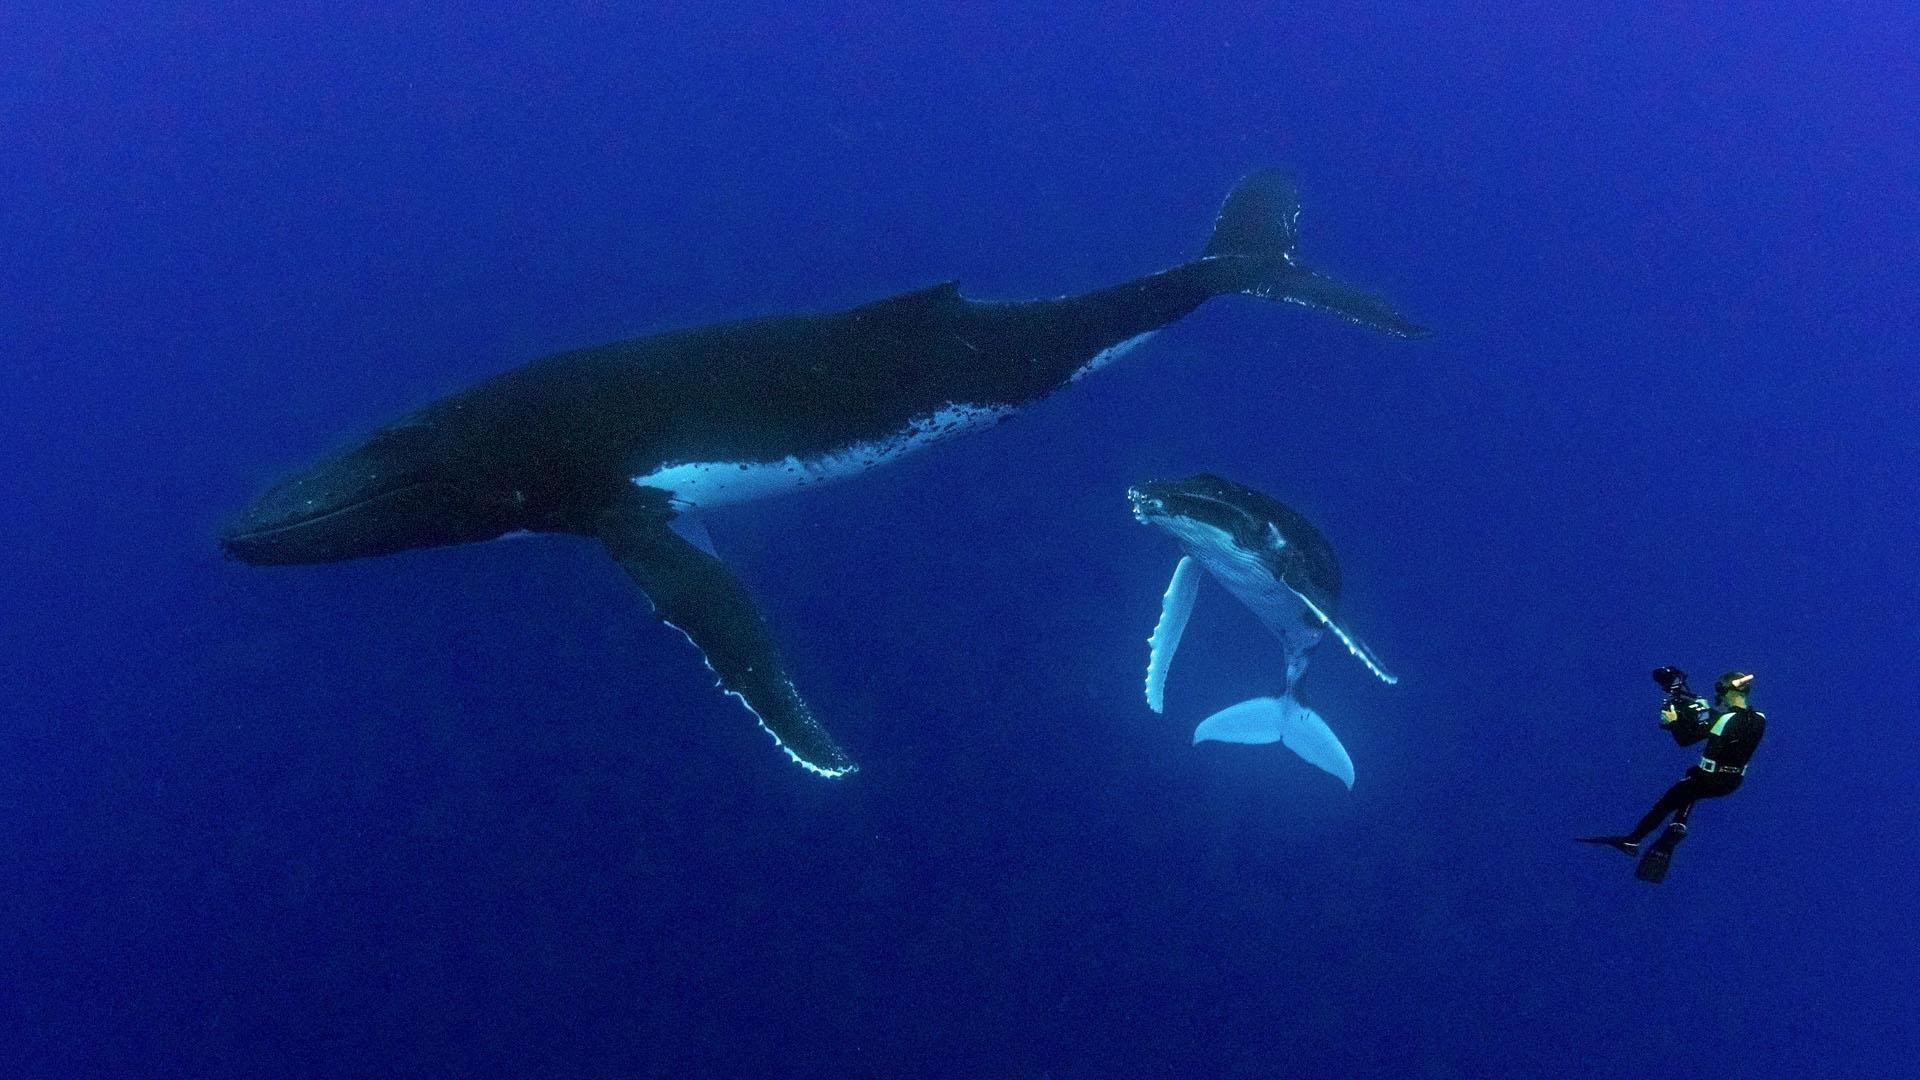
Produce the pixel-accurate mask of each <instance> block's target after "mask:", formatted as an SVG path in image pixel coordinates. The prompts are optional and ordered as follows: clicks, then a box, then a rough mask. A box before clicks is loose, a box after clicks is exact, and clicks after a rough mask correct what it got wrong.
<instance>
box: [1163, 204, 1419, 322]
mask: <svg viewBox="0 0 1920 1080" xmlns="http://www.w3.org/2000/svg"><path fill="white" fill-rule="evenodd" d="M1299 221H1300V195H1299V192H1298V191H1297V190H1296V189H1295V187H1294V184H1293V178H1292V177H1290V176H1288V175H1287V174H1286V173H1284V172H1282V171H1280V170H1279V169H1262V170H1260V171H1258V172H1255V173H1252V174H1251V175H1249V176H1247V177H1246V178H1245V179H1243V180H1241V181H1240V183H1239V184H1238V185H1236V186H1235V187H1234V189H1233V192H1232V193H1231V194H1229V195H1228V196H1227V201H1226V203H1225V204H1223V205H1222V206H1221V207H1220V216H1219V217H1217V218H1215V219H1214V223H1213V235H1212V237H1210V238H1209V239H1208V240H1207V247H1206V250H1205V251H1203V252H1202V253H1201V258H1202V259H1220V260H1222V261H1225V260H1233V261H1235V262H1240V263H1242V264H1244V265H1245V267H1246V274H1245V276H1244V277H1241V276H1239V275H1235V285H1234V288H1233V291H1236V292H1240V293H1244V294H1246V295H1248V296H1259V297H1263V298H1265V299H1269V300H1281V301H1285V302H1287V303H1290V304H1300V305H1303V306H1305V307H1310V308H1316V309H1318V310H1320V311H1324V312H1327V313H1328V314H1331V315H1337V316H1339V317H1340V318H1343V319H1346V320H1347V321H1349V322H1354V323H1358V324H1360V325H1361V326H1366V327H1370V328H1372V329H1374V330H1378V331H1380V332H1381V333H1385V334H1392V335H1394V336H1395V337H1403V338H1416V337H1426V336H1427V335H1428V334H1430V333H1431V332H1432V331H1429V330H1428V329H1427V328H1426V327H1424V326H1421V325H1419V324H1418V323H1415V322H1413V321H1412V320H1410V319H1408V318H1407V317H1406V316H1404V315H1401V314H1400V313H1399V312H1398V311H1395V310H1394V309H1393V307H1392V306H1391V305H1389V304H1388V303H1387V302H1386V301H1385V300H1382V299H1381V298H1379V297H1377V296H1375V295H1373V294H1372V293H1369V292H1366V291H1365V290H1362V289H1359V288H1355V287H1354V286H1352V285H1348V284H1347V283H1345V282H1343V281H1339V280H1336V279H1334V278H1331V277H1328V276H1326V275H1325V274H1321V273H1318V272H1316V271H1313V270H1309V269H1307V268H1306V267H1304V266H1301V265H1299V263H1297V262H1295V261H1294V247H1295V246H1296V245H1297V244H1298V242H1299V238H1300V234H1299V230H1298V225H1299Z"/></svg>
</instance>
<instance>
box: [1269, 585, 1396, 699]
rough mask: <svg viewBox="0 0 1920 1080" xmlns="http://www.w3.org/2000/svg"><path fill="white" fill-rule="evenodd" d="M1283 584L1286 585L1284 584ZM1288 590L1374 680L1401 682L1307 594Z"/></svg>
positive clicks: (1290, 586)
mask: <svg viewBox="0 0 1920 1080" xmlns="http://www.w3.org/2000/svg"><path fill="white" fill-rule="evenodd" d="M1282 584H1286V583H1285V582H1282ZM1287 590H1288V591H1289V592H1291V593H1293V595H1295V596H1297V597H1299V598H1300V602H1301V603H1302V604H1305V605H1306V607H1307V610H1308V611H1310V612H1312V613H1313V617H1314V620H1315V621H1317V622H1318V623H1319V624H1320V625H1321V626H1324V627H1326V628H1327V629H1328V630H1329V631H1331V632H1332V633H1333V636H1334V637H1337V638H1339V639H1340V644H1342V645H1345V646H1346V647H1347V652H1349V653H1351V654H1353V658H1354V659H1355V660H1358V661H1360V663H1361V665H1362V666H1364V667H1365V668H1366V669H1367V670H1368V671H1371V672H1373V677H1374V678H1376V679H1379V680H1380V681H1381V682H1383V683H1386V684H1387V685H1388V686H1392V685H1394V684H1395V683H1398V682H1399V681H1400V676H1398V675H1395V674H1394V673H1393V672H1391V671H1388V670H1387V669H1386V668H1384V667H1382V666H1381V664H1380V658H1379V657H1377V656H1375V655H1373V650H1372V649H1369V648H1367V643H1366V642H1364V641H1361V640H1360V639H1359V638H1358V637H1356V636H1355V635H1353V634H1352V633H1349V632H1348V631H1347V629H1346V628H1345V627H1343V626H1341V625H1340V624H1339V623H1337V622H1334V621H1333V620H1332V619H1330V618H1328V617H1327V613H1326V612H1324V611H1322V610H1320V605H1319V604H1316V603H1314V602H1313V601H1312V600H1310V599H1308V598H1307V594H1306V593H1303V592H1301V591H1300V590H1299V589H1296V588H1294V587H1293V586H1292V585H1290V584H1289V585H1287Z"/></svg>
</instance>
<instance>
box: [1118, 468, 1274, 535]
mask: <svg viewBox="0 0 1920 1080" xmlns="http://www.w3.org/2000/svg"><path fill="white" fill-rule="evenodd" d="M1233 487H1234V485H1232V483H1231V482H1230V481H1226V480H1223V479H1221V478H1220V477H1217V476H1213V475H1211V474H1208V473H1201V474H1199V475H1196V476H1189V477H1186V478H1185V479H1182V480H1149V481H1147V482H1145V483H1142V484H1135V485H1134V486H1133V487H1130V488H1128V489H1127V502H1128V504H1129V505H1130V506H1131V507H1132V509H1133V516H1134V519H1135V520H1137V521H1140V522H1142V523H1144V524H1148V525H1158V526H1160V527H1161V528H1163V529H1166V530H1168V531H1170V532H1176V533H1184V532H1187V531H1190V530H1192V529H1195V528H1199V527H1204V528H1207V529H1210V530H1212V531H1213V532H1216V533H1224V534H1226V535H1227V536H1229V537H1231V538H1232V539H1233V541H1234V542H1235V543H1236V544H1238V545H1240V546H1242V547H1247V548H1258V547H1260V546H1261V545H1263V544H1265V543H1266V535H1265V532H1264V528H1265V523H1264V522H1263V521H1262V520H1261V519H1259V518H1257V517H1255V516H1254V515H1252V514H1250V513H1248V512H1247V511H1246V510H1244V509H1242V508H1241V507H1240V506H1238V505H1236V502H1237V500H1235V499H1234V490H1233Z"/></svg>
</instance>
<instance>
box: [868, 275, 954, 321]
mask: <svg viewBox="0 0 1920 1080" xmlns="http://www.w3.org/2000/svg"><path fill="white" fill-rule="evenodd" d="M959 302H960V283H959V282H958V281H943V282H941V283H940V284H938V285H929V286H927V287H926V288H924V289H915V290H913V291H912V292H903V293H900V294H898V295H896V296H886V297H882V298H880V299H878V300H873V301H869V302H868V303H865V304H861V305H860V306H859V307H857V308H854V309H853V314H855V315H872V316H882V317H884V316H893V317H896V318H897V317H902V316H910V315H916V314H920V313H922V312H925V313H928V314H932V313H935V312H938V311H941V310H943V309H945V308H947V307H950V306H952V305H954V304H957V303H959Z"/></svg>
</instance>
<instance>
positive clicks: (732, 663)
mask: <svg viewBox="0 0 1920 1080" xmlns="http://www.w3.org/2000/svg"><path fill="white" fill-rule="evenodd" d="M659 503H660V501H659V500H652V499H648V498H647V497H646V496H645V494H643V493H640V492H634V493H631V494H626V495H623V496H621V497H620V499H619V501H617V502H616V503H615V504H614V506H612V507H611V508H610V509H608V510H607V511H606V513H605V514H603V515H602V517H601V519H600V527H599V536H600V541H601V543H603V544H605V545H606V547H607V553H608V554H610V555H612V556H613V559H614V561H615V562H617V563H619V564H620V566H621V568H622V569H624V570H625V571H626V572H627V576H628V577H631V578H632V579H633V582H634V584H636V585H638V586H640V591H642V592H644V593H646V595H647V599H648V600H649V601H651V602H652V603H653V610H654V612H655V613H656V614H658V615H659V616H660V618H661V619H662V620H663V621H665V622H666V623H667V625H669V626H672V627H673V628H674V629H676V630H679V631H680V632H681V633H683V634H685V635H686V636H687V640H689V641H691V642H693V644H694V647H695V648H697V649H699V650H700V652H701V655H703V656H704V657H705V658H706V661H707V667H708V668H710V669H712V671H713V673H714V674H715V675H716V676H718V677H719V679H720V686H721V688H722V689H723V690H725V691H726V692H727V693H728V694H730V695H732V696H733V697H735V698H738V699H739V700H740V703H741V704H743V705H745V706H746V707H747V709H748V711H750V712H752V713H753V715H754V716H755V717H756V718H758V719H759V721H760V726H761V727H763V728H765V729H766V730H767V733H768V734H770V735H772V736H773V740H774V742H775V743H777V744H779V746H780V748H781V749H782V750H785V751H786V752H787V755H788V756H789V757H791V758H793V760H794V761H796V762H798V763H800V764H801V765H803V766H805V767H806V768H807V769H809V770H811V771H813V772H816V773H819V774H820V775H821V776H845V775H846V774H847V773H850V772H853V771H854V770H855V769H856V768H858V766H856V765H855V764H854V763H853V759H852V758H849V757H848V756H847V755H846V753H845V752H844V751H842V750H841V749H840V747H839V746H838V745H837V744H835V743H834V741H833V737H832V736H831V735H828V734H827V731H826V729H825V728H823V727H821V726H820V722H819V721H817V720H815V719H814V718H813V711H812V710H811V709H809V708H807V703H806V702H805V701H804V700H802V699H801V697H800V693H799V691H797V690H795V689H794V686H793V679H792V678H791V677H790V676H789V675H788V674H787V665H786V662H785V661H784V660H783V659H782V658H781V656H780V652H779V650H778V649H776V648H775V647H774V644H773V638H772V636H771V635H769V634H768V633H767V626H766V621H765V620H764V619H762V618H761V617H760V612H759V610H758V609H756V608H755V607H754V606H753V600H752V598H751V597H749V596H748V595H747V591H746V589H744V588H742V587H741V585H740V582H739V581H738V580H736V579H735V578H734V576H733V574H731V573H730V572H728V570H727V568H726V566H725V565H724V564H723V563H721V562H720V560H719V559H716V558H714V557H713V556H712V555H709V554H707V553H706V552H704V551H701V550H700V549H699V548H698V547H696V546H695V545H694V544H692V543H689V542H688V541H687V540H685V539H684V538H682V537H681V536H680V535H679V534H677V533H676V532H674V530H673V528H672V527H671V526H670V525H669V524H668V521H669V520H670V518H671V513H670V512H669V511H667V510H666V509H665V508H664V507H663V506H661V505H660V504H659Z"/></svg>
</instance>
